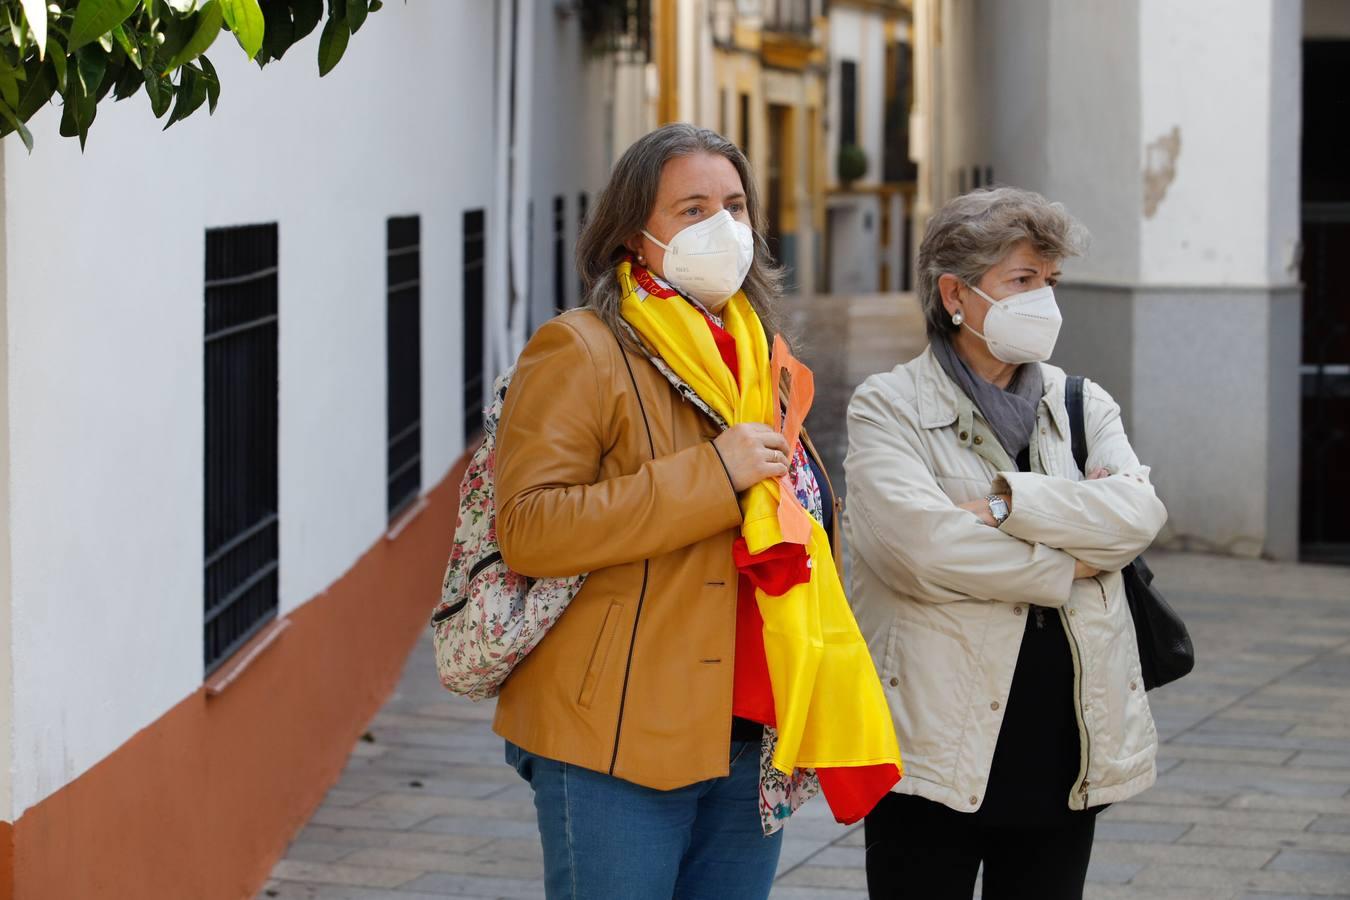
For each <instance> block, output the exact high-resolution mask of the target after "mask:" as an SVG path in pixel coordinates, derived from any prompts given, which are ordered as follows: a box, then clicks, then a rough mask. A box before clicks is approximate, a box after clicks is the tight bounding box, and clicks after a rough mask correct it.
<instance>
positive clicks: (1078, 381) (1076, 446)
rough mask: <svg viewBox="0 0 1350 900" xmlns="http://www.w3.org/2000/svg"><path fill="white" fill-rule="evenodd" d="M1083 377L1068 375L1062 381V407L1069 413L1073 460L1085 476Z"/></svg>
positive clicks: (1085, 442) (1085, 445)
mask: <svg viewBox="0 0 1350 900" xmlns="http://www.w3.org/2000/svg"><path fill="white" fill-rule="evenodd" d="M1083 380H1084V379H1083V376H1082V375H1070V376H1069V377H1068V378H1067V379H1066V380H1065V381H1064V405H1065V407H1066V408H1067V409H1068V411H1069V434H1070V437H1071V440H1072V442H1073V460H1074V462H1076V463H1078V469H1079V471H1081V472H1082V473H1083V474H1084V475H1086V474H1087V459H1088V445H1087V429H1086V427H1085V426H1084V424H1083Z"/></svg>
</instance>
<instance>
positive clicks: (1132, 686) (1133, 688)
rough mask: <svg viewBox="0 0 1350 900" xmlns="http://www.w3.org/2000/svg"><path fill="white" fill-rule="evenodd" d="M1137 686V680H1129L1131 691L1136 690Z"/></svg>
mask: <svg viewBox="0 0 1350 900" xmlns="http://www.w3.org/2000/svg"><path fill="white" fill-rule="evenodd" d="M1138 687H1139V682H1137V681H1131V682H1130V690H1132V691H1133V690H1137V689H1138Z"/></svg>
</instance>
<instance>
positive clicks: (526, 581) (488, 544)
mask: <svg viewBox="0 0 1350 900" xmlns="http://www.w3.org/2000/svg"><path fill="white" fill-rule="evenodd" d="M512 372H514V370H511V371H508V372H506V373H505V374H504V375H502V376H501V377H500V378H498V379H497V383H496V384H494V385H493V386H492V403H491V404H490V405H489V406H488V407H487V409H485V410H483V442H482V444H480V445H479V447H478V449H477V450H476V451H475V452H474V455H473V459H472V460H470V462H469V467H468V469H467V470H466V471H465V472H464V480H463V481H462V482H461V483H460V486H459V521H458V523H457V524H456V525H455V540H454V545H453V546H452V547H451V550H450V563H449V565H448V566H446V569H445V579H444V581H443V582H442V583H441V601H440V603H438V604H437V605H436V609H435V611H434V612H432V614H431V630H432V634H433V643H434V644H435V648H436V669H437V672H438V673H439V674H440V677H441V684H443V685H445V687H446V688H447V689H448V690H450V691H451V692H453V693H456V694H460V695H461V696H464V697H468V698H469V699H470V700H484V699H486V698H488V697H495V696H496V695H497V692H498V691H500V690H501V687H502V684H503V683H505V681H506V678H507V676H508V675H510V674H511V670H512V669H514V668H515V667H516V665H517V664H518V663H519V662H520V661H521V660H522V659H524V658H525V654H527V653H529V652H530V651H531V650H533V649H534V648H535V646H536V645H538V643H539V642H540V641H541V640H543V638H544V635H545V634H546V633H547V632H548V630H549V628H551V627H552V626H553V623H554V622H557V621H558V617H559V616H561V615H562V614H563V610H564V609H566V608H567V604H568V603H570V602H571V601H572V598H573V597H575V596H576V595H577V592H578V591H579V590H581V585H582V583H583V582H584V581H585V580H586V576H585V575H577V576H574V577H572V578H539V579H533V578H526V577H525V576H524V575H521V574H520V573H518V572H512V571H511V570H510V569H508V568H507V567H506V563H504V562H503V561H502V551H501V548H500V547H499V546H498V545H497V511H496V505H495V503H494V501H493V463H494V462H495V460H496V456H497V420H498V419H500V418H501V414H502V403H503V402H504V400H505V398H506V389H507V387H509V386H510V384H511V375H512Z"/></svg>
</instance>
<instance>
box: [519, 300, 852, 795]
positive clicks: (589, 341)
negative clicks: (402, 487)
mask: <svg viewBox="0 0 1350 900" xmlns="http://www.w3.org/2000/svg"><path fill="white" fill-rule="evenodd" d="M635 384H636V386H637V389H636V390H634V385H635ZM716 435H717V429H716V426H714V425H713V424H712V423H711V422H710V421H709V420H708V418H707V417H706V416H704V415H703V414H702V413H700V412H699V411H698V410H697V409H696V408H695V407H694V406H693V405H692V404H690V403H689V402H687V401H686V400H684V399H683V398H682V397H681V396H680V395H679V394H678V393H677V392H676V391H675V389H674V388H673V387H672V386H671V384H670V382H669V381H667V380H666V378H665V377H664V376H663V375H662V374H661V373H660V372H659V371H657V369H656V368H655V367H654V366H653V365H652V364H651V363H650V362H649V361H648V360H647V359H646V358H644V357H642V356H641V355H639V354H635V353H630V352H627V351H623V350H621V348H620V346H619V343H618V341H617V340H616V338H615V337H614V335H613V334H612V333H611V332H610V330H609V328H608V327H607V326H606V325H605V324H604V323H603V322H602V321H601V320H600V319H599V318H598V317H597V316H596V315H595V314H594V313H592V312H590V311H589V310H575V311H572V312H568V313H564V314H563V315H561V316H559V317H558V318H556V319H554V320H552V321H551V322H549V323H548V324H546V325H544V326H543V327H542V328H540V329H539V331H538V333H537V334H535V336H534V338H533V339H532V340H531V341H530V342H529V345H528V346H526V348H525V350H524V352H523V353H522V354H521V357H520V361H519V363H518V365H517V369H516V374H515V376H514V378H513V379H512V382H511V387H510V389H509V390H508V391H507V395H506V403H505V406H504V408H503V410H502V416H501V421H500V423H499V425H498V431H497V448H498V449H497V460H496V470H495V477H496V486H495V487H496V497H497V530H498V535H497V536H498V541H499V543H500V545H501V550H502V556H503V558H504V560H505V562H506V564H507V565H508V566H510V567H511V568H512V569H513V570H515V571H517V572H520V573H522V574H525V575H529V576H532V577H546V576H568V575H575V574H578V573H580V572H589V573H590V575H589V577H588V578H587V580H586V583H585V585H584V586H583V587H582V589H581V592H580V593H579V594H578V595H577V596H576V598H575V599H574V600H573V601H572V602H571V604H570V605H569V606H568V608H567V611H566V612H565V613H564V614H563V616H562V618H561V619H560V620H559V621H558V623H557V624H556V625H554V626H553V628H552V630H551V631H550V632H549V633H548V635H546V636H545V638H544V639H543V641H541V642H540V644H539V646H538V647H536V648H535V649H534V650H533V651H532V652H531V653H530V655H529V656H527V657H526V658H525V660H524V661H523V662H522V663H521V664H520V665H519V666H518V667H517V668H516V670H515V671H514V672H513V673H512V674H511V677H510V678H509V679H508V680H507V682H506V685H505V686H504V687H503V688H502V692H501V695H500V697H499V698H498V701H497V715H496V721H495V722H494V729H495V730H496V732H497V733H498V734H500V735H501V736H502V737H504V738H506V739H507V740H509V741H511V742H513V743H515V744H517V745H519V746H521V747H523V748H524V749H526V750H528V751H530V752H531V753H537V754H539V755H541V756H545V757H549V758H552V759H558V760H562V761H564V762H568V763H572V764H575V765H578V766H582V767H584V768H587V769H592V770H594V771H598V772H606V773H608V774H611V775H615V776H617V777H619V778H623V779H625V780H627V781H631V782H635V783H637V784H641V785H645V786H647V787H652V788H658V789H662V790H669V789H673V788H677V787H682V786H684V785H687V784H692V783H694V782H697V781H702V780H704V779H708V778H716V777H720V776H723V775H726V774H727V771H728V768H727V762H728V748H729V745H730V730H731V692H732V674H733V664H734V650H735V639H736V588H737V573H736V569H735V566H734V565H733V564H732V559H731V544H732V541H733V540H734V539H735V538H736V537H737V535H738V534H739V527H740V523H741V511H740V506H739V503H738V501H737V496H736V492H735V491H734V490H733V489H732V486H731V481H730V478H729V477H728V475H727V472H726V469H725V468H724V467H723V465H722V462H721V459H720V458H719V457H718V455H717V451H716V450H715V449H714V448H713V446H712V444H711V440H712V438H714V437H716ZM838 519H839V517H838V516H837V515H836V516H835V521H836V523H837V522H838Z"/></svg>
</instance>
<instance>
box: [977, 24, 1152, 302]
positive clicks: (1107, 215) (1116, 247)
mask: <svg viewBox="0 0 1350 900" xmlns="http://www.w3.org/2000/svg"><path fill="white" fill-rule="evenodd" d="M975 23H976V27H977V29H978V34H977V36H976V38H975V42H974V43H975V59H974V60H972V66H973V67H974V68H975V69H977V70H978V71H979V73H980V74H979V82H980V89H979V90H978V94H979V96H978V98H975V99H972V100H971V101H969V104H970V108H971V109H972V110H974V111H975V115H968V116H966V118H968V119H972V120H975V124H974V128H975V129H976V130H977V131H978V132H979V134H978V136H972V137H971V138H969V139H968V141H967V146H971V147H974V148H977V150H976V154H977V158H978V159H979V160H982V161H983V163H984V164H987V165H990V166H992V168H993V174H994V181H995V182H996V183H999V184H1007V185H1013V186H1015V187H1024V188H1028V189H1030V190H1034V191H1039V192H1040V193H1042V194H1044V195H1045V196H1047V197H1049V198H1050V199H1052V200H1057V201H1060V202H1062V203H1064V204H1065V206H1066V207H1068V209H1069V211H1070V212H1071V213H1073V215H1074V216H1075V217H1077V218H1078V219H1079V220H1080V221H1081V222H1082V223H1083V224H1084V225H1085V226H1086V227H1087V228H1088V230H1089V231H1090V232H1091V233H1092V235H1093V241H1092V246H1091V251H1090V253H1089V254H1088V255H1087V256H1086V257H1084V258H1082V259H1077V260H1073V261H1072V262H1070V263H1069V264H1068V266H1067V269H1066V271H1067V272H1068V275H1069V278H1070V279H1073V280H1092V281H1103V280H1105V281H1120V280H1128V281H1133V280H1134V279H1135V278H1136V277H1137V275H1138V268H1139V265H1138V260H1139V217H1140V208H1141V200H1140V186H1139V169H1140V148H1139V140H1138V134H1139V82H1138V69H1139V53H1138V28H1139V26H1138V11H1137V7H1136V6H1135V5H1134V4H1132V3H1120V4H1084V3H1080V2H1077V0H1023V2H1020V3H1017V4H1015V5H1013V4H1008V3H1000V2H998V0H980V5H979V10H978V13H977V15H976V17H975ZM1052 48H1053V49H1052ZM967 186H968V187H969V186H970V182H969V181H967Z"/></svg>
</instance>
